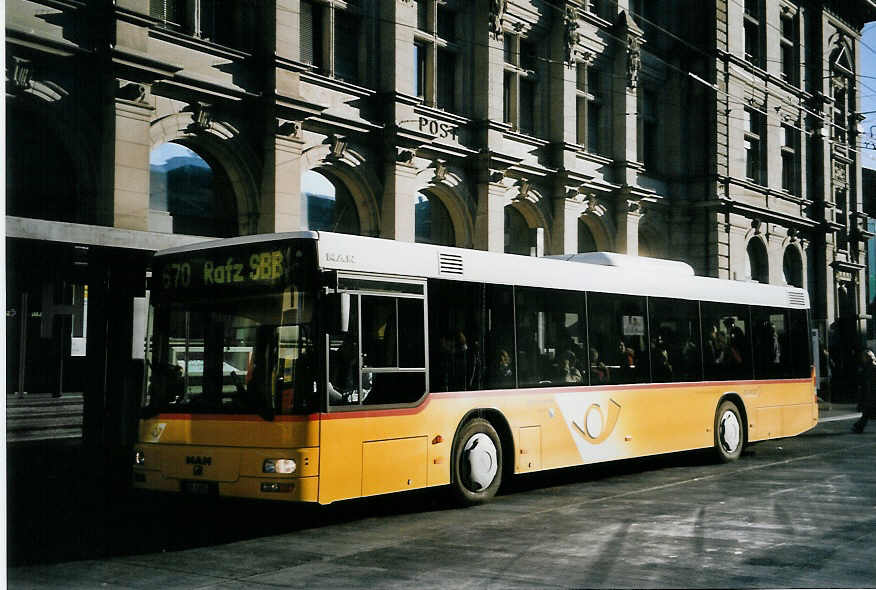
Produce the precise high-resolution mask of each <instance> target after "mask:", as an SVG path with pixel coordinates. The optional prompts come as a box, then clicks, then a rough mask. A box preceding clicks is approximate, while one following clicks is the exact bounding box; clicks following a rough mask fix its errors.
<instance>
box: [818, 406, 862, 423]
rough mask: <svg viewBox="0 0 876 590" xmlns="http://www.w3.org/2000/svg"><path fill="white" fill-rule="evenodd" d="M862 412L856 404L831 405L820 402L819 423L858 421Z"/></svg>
mask: <svg viewBox="0 0 876 590" xmlns="http://www.w3.org/2000/svg"><path fill="white" fill-rule="evenodd" d="M860 417H861V412H859V411H858V407H857V406H856V405H855V404H831V403H829V402H825V401H819V402H818V422H819V424H820V423H823V422H836V421H837V420H857V419H858V418H860Z"/></svg>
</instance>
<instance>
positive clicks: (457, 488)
mask: <svg viewBox="0 0 876 590" xmlns="http://www.w3.org/2000/svg"><path fill="white" fill-rule="evenodd" d="M451 469H452V472H451V474H450V475H451V478H450V481H451V486H452V487H453V495H454V497H455V498H456V500H457V501H458V502H459V503H460V504H462V505H464V506H473V505H475V504H482V503H484V502H486V501H488V500H490V499H491V498H492V497H493V496H495V495H496V492H497V491H498V489H499V486H501V485H502V469H503V465H502V442H501V440H500V439H499V435H498V433H497V432H496V429H495V428H493V425H492V424H490V423H489V422H488V421H486V420H484V419H482V418H474V419H472V420H469V421H468V422H466V423H465V424H464V425H463V427H462V428H460V430H459V432H457V434H456V438H455V439H454V440H453V461H452V467H451Z"/></svg>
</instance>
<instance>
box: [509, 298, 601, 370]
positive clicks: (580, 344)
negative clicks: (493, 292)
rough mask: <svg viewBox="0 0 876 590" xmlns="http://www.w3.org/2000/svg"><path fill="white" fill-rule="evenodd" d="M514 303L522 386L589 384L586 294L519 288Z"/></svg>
mask: <svg viewBox="0 0 876 590" xmlns="http://www.w3.org/2000/svg"><path fill="white" fill-rule="evenodd" d="M514 301H515V305H516V306H517V310H516V311H517V313H516V316H515V317H516V321H517V326H516V328H517V366H518V369H519V371H518V378H519V386H520V387H543V386H548V385H550V386H558V385H560V386H564V385H582V384H586V375H587V354H586V351H585V346H586V342H587V340H586V337H587V332H586V330H585V327H584V323H585V322H584V317H585V316H584V302H585V297H584V294H583V293H576V292H570V291H559V290H554V289H537V288H528V287H518V288H517V290H516V292H515V297H514Z"/></svg>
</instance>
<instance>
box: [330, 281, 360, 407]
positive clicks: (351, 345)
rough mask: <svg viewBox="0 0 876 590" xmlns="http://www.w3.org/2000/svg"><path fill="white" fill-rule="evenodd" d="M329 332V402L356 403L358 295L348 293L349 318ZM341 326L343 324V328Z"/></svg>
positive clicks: (337, 403)
mask: <svg viewBox="0 0 876 590" xmlns="http://www.w3.org/2000/svg"><path fill="white" fill-rule="evenodd" d="M338 328H339V329H338V330H336V331H331V332H329V337H328V340H329V353H328V356H329V358H328V363H329V370H328V377H329V382H328V392H329V403H330V404H332V405H349V404H358V403H359V400H360V395H359V296H358V295H351V296H350V303H349V322H348V325H347V326H343V327H342V326H338ZM343 328H346V330H344V329H343Z"/></svg>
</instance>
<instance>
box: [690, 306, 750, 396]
mask: <svg viewBox="0 0 876 590" xmlns="http://www.w3.org/2000/svg"><path fill="white" fill-rule="evenodd" d="M702 331H703V371H704V373H705V378H706V379H707V380H721V381H723V380H738V379H751V376H752V372H751V346H750V340H749V339H750V337H751V336H750V334H749V330H748V307H747V306H745V305H736V304H731V303H705V302H704V303H703V304H702Z"/></svg>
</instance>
